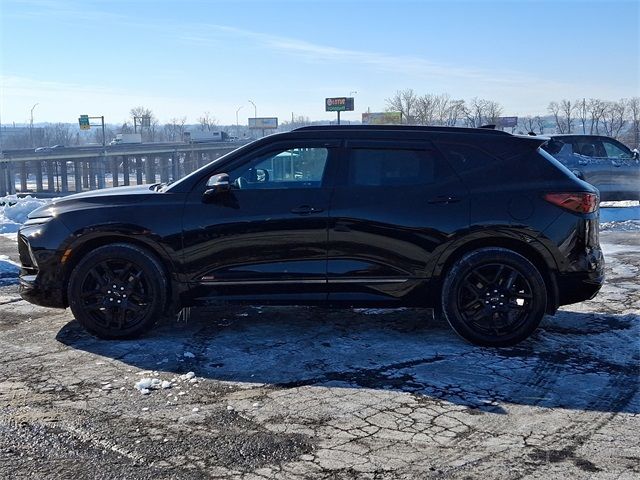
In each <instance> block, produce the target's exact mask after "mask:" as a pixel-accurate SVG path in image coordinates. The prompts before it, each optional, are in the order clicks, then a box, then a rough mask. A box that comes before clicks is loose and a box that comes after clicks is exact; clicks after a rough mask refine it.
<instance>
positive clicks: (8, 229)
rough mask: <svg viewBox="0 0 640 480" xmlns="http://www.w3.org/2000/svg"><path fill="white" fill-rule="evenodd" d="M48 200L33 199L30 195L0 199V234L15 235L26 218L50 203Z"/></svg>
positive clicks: (9, 196) (8, 196)
mask: <svg viewBox="0 0 640 480" xmlns="http://www.w3.org/2000/svg"><path fill="white" fill-rule="evenodd" d="M50 202H51V200H50V199H42V198H34V197H32V196H30V195H27V196H26V197H18V196H17V195H7V196H6V197H0V233H2V234H5V233H15V232H17V231H18V229H19V228H20V226H21V225H22V224H23V223H24V222H26V221H27V216H28V215H29V214H30V213H31V212H33V211H34V210H35V209H36V208H39V207H42V206H43V205H47V204H48V203H50Z"/></svg>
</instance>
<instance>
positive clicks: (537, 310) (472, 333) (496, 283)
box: [442, 248, 547, 347]
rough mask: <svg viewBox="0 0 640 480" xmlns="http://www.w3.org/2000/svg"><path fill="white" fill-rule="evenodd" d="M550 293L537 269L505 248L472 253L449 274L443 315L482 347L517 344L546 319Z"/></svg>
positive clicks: (443, 303)
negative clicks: (543, 318) (548, 294)
mask: <svg viewBox="0 0 640 480" xmlns="http://www.w3.org/2000/svg"><path fill="white" fill-rule="evenodd" d="M546 303H547V290H546V287H545V283H544V280H543V278H542V276H541V275H540V272H539V271H538V269H537V268H536V267H535V266H534V265H533V264H532V263H531V262H530V261H529V260H527V259H526V258H525V257H523V256H522V255H520V254H518V253H516V252H514V251H512V250H508V249H505V248H482V249H479V250H475V251H473V252H470V253H467V254H466V255H464V256H463V257H462V258H460V259H459V260H458V261H457V262H456V263H455V264H454V265H453V267H452V268H451V270H450V271H449V272H448V274H447V276H446V278H445V280H444V283H443V288H442V310H443V313H444V314H445V317H446V319H447V321H448V322H449V324H450V325H451V327H452V328H453V329H454V330H455V331H456V333H458V335H460V336H461V337H462V338H464V339H465V340H467V341H469V342H471V343H474V344H476V345H482V346H492V347H505V346H511V345H515V344H516V343H518V342H520V341H522V340H524V339H525V338H527V337H528V336H529V335H531V334H532V333H533V332H534V331H535V330H536V328H538V325H539V324H540V321H541V320H542V317H543V316H544V314H545V310H546Z"/></svg>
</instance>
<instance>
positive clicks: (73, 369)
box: [0, 232, 640, 480]
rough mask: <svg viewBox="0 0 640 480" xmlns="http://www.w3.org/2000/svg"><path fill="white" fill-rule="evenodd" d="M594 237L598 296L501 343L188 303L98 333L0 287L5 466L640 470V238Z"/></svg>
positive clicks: (378, 471) (312, 313) (281, 472)
mask: <svg viewBox="0 0 640 480" xmlns="http://www.w3.org/2000/svg"><path fill="white" fill-rule="evenodd" d="M601 241H602V243H603V247H604V249H605V254H606V259H607V276H608V277H607V283H606V285H605V286H604V288H603V290H602V291H601V293H600V294H599V295H598V296H597V297H596V298H595V299H594V300H592V301H589V302H584V303H582V304H578V305H570V306H567V307H565V308H563V309H562V310H561V311H560V312H558V314H557V315H556V316H555V317H546V318H545V320H544V321H543V324H542V326H541V328H540V329H539V330H538V331H537V333H536V334H535V335H534V336H533V337H532V338H531V339H529V340H528V341H526V342H523V343H522V344H520V345H518V346H517V347H513V348H505V349H487V348H480V347H475V346H472V345H469V344H467V343H465V342H463V341H462V340H460V339H459V338H458V337H457V336H456V335H455V334H454V333H453V331H452V330H451V329H450V328H449V327H448V326H447V325H446V323H444V322H443V321H442V320H439V319H436V320H431V319H430V314H429V312H428V311H423V310H403V309H396V310H376V309H365V310H355V311H351V310H327V309H321V308H267V307H264V308H251V307H227V308H212V309H206V310H204V309H203V310H193V311H192V314H191V317H190V318H189V319H188V321H176V322H170V323H166V324H163V325H161V326H159V327H158V328H156V329H155V330H153V331H152V332H151V333H150V334H149V335H148V336H146V337H145V338H143V339H140V340H135V341H121V342H106V341H100V340H97V339H95V338H93V337H91V336H89V335H88V334H86V333H85V332H84V330H82V329H81V328H80V327H79V325H78V324H77V322H75V321H74V320H73V317H72V315H71V313H70V312H69V311H60V310H50V309H45V308H39V307H36V306H32V305H30V304H28V303H26V302H24V301H22V300H20V299H19V297H18V296H17V289H16V287H15V286H13V285H11V286H5V287H0V351H1V352H2V358H1V365H0V477H1V478H33V477H34V476H35V477H37V478H69V477H79V478H85V477H91V478H97V479H98V478H128V479H135V478H159V479H162V478H189V479H197V478H238V479H240V478H242V479H272V478H274V479H275V478H277V479H282V478H285V479H286V478H313V479H325V478H326V479H348V478H363V479H382V478H384V479H388V478H391V479H395V478H398V479H405V478H406V479H409V478H467V479H475V478H478V479H480V478H483V479H484V478H496V477H500V478H501V479H505V480H506V479H520V478H527V479H533V478H544V479H548V478H606V479H608V478H612V479H613V478H616V479H618V478H621V479H625V478H629V479H631V478H638V476H640V461H639V460H640V434H639V433H638V432H639V431H640V421H639V418H638V413H639V412H640V394H639V392H638V383H639V374H640V370H639V363H640V362H639V361H640V343H639V339H640V336H639V334H640V284H639V283H638V280H637V278H638V274H639V273H640V233H638V232H603V233H602V234H601ZM14 250H15V244H14V243H12V242H11V241H10V240H7V239H5V238H0V254H6V255H9V256H12V257H13V258H15V257H16V253H15V251H14ZM185 354H187V355H185ZM189 371H193V372H194V373H195V377H194V379H182V378H181V377H180V375H182V374H185V373H187V372H189ZM145 377H155V378H159V379H161V380H167V381H170V382H172V387H171V388H168V389H156V390H152V391H151V392H150V393H149V394H148V395H142V394H141V393H140V392H139V391H138V390H137V389H135V388H134V384H135V382H136V381H138V380H140V379H141V378H145Z"/></svg>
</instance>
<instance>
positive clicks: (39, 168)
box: [33, 160, 43, 192]
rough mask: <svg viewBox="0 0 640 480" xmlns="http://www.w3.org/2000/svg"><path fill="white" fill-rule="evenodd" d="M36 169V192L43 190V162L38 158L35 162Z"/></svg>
mask: <svg viewBox="0 0 640 480" xmlns="http://www.w3.org/2000/svg"><path fill="white" fill-rule="evenodd" d="M33 165H34V167H35V171H36V192H42V191H43V188H42V162H41V161H40V160H36V161H35V162H33Z"/></svg>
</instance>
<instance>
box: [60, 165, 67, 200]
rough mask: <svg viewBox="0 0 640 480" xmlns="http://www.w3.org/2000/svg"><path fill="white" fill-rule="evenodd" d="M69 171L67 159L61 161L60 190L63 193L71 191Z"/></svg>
mask: <svg viewBox="0 0 640 480" xmlns="http://www.w3.org/2000/svg"><path fill="white" fill-rule="evenodd" d="M68 174H69V172H68V171H67V161H66V160H62V161H61V162H60V190H61V191H62V193H67V192H68V191H69V177H68Z"/></svg>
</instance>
